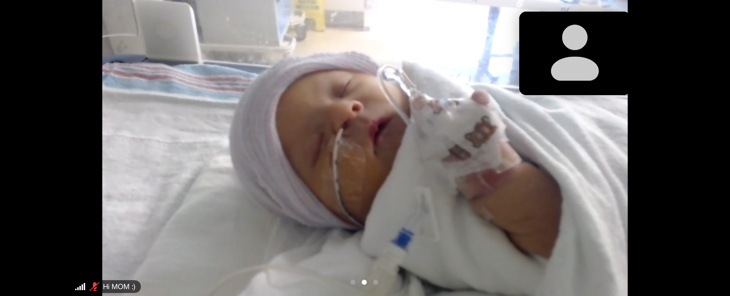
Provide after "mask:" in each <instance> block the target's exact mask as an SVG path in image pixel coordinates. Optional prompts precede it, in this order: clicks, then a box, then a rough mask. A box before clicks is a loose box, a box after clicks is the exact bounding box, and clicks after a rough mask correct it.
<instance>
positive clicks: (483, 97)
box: [471, 90, 489, 105]
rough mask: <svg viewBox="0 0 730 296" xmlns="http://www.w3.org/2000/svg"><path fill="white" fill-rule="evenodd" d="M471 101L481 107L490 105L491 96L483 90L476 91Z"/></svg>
mask: <svg viewBox="0 0 730 296" xmlns="http://www.w3.org/2000/svg"><path fill="white" fill-rule="evenodd" d="M471 99H472V100H474V102H477V103H479V104H481V105H487V104H489V94H488V93H487V92H485V91H483V90H476V91H474V93H472V94H471Z"/></svg>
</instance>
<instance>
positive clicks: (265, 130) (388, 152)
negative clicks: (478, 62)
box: [230, 53, 560, 258]
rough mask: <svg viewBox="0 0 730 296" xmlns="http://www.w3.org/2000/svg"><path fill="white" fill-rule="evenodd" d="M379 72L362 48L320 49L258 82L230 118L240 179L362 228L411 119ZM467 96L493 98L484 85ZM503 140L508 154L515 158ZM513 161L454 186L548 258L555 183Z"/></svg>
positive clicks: (281, 204) (524, 245)
mask: <svg viewBox="0 0 730 296" xmlns="http://www.w3.org/2000/svg"><path fill="white" fill-rule="evenodd" d="M377 70H378V65H377V64H376V63H375V62H373V61H372V60H371V59H370V58H368V57H367V56H364V55H362V54H358V53H340V54H319V55H314V56H310V57H305V58H289V59H285V60H283V61H281V62H279V63H278V64H276V65H274V66H273V67H271V68H270V69H268V70H267V71H266V72H264V73H262V74H261V75H260V76H259V77H258V78H257V79H256V81H254V83H253V84H252V85H251V86H250V87H249V88H248V89H247V91H246V93H245V94H244V96H243V98H242V100H241V102H240V105H239V108H238V110H237V112H236V115H235V117H234V122H233V125H232V128H231V136H230V137H231V138H230V145H231V157H232V161H233V165H234V168H235V170H236V172H237V174H238V175H239V179H240V180H241V181H242V182H243V183H244V186H245V187H246V188H249V189H251V190H255V194H254V195H253V196H252V197H253V198H254V199H255V200H256V201H257V202H259V203H260V204H261V205H262V206H264V207H265V208H267V209H269V210H270V211H272V212H274V213H275V214H278V215H280V216H284V217H287V218H290V219H293V220H296V221H298V222H300V223H302V224H304V225H308V226H312V227H338V228H346V229H362V228H363V227H364V225H365V224H366V222H367V219H368V215H369V213H370V211H371V207H372V206H373V203H374V201H375V198H376V196H377V195H378V192H379V190H380V189H381V186H383V184H384V183H385V182H386V180H387V179H388V177H389V174H390V172H391V170H392V169H393V165H394V162H395V160H396V156H397V155H398V152H399V148H400V146H401V141H402V140H403V137H404V134H405V132H406V130H407V127H408V124H407V123H406V122H405V121H404V120H403V118H402V114H399V111H398V110H401V112H403V113H405V116H407V117H410V116H411V111H412V110H411V104H410V100H409V97H408V95H407V94H406V93H405V92H404V91H403V90H401V88H399V87H398V86H397V85H395V84H392V83H386V84H385V85H384V86H383V87H384V89H381V86H380V85H379V80H378V78H377V77H376V72H377ZM384 91H385V92H387V93H389V94H391V98H390V99H392V101H390V100H389V98H388V97H386V95H385V94H384ZM471 99H472V100H473V101H475V102H478V103H480V104H484V105H486V104H488V102H489V100H490V98H489V95H488V94H487V93H485V92H483V91H476V92H474V93H473V94H472V96H471ZM431 107H432V108H433V107H436V106H431ZM396 108H397V109H396ZM414 111H415V110H414ZM485 124H486V122H485ZM338 141H339V143H340V145H339V146H338V145H335V143H336V142H338ZM501 145H502V147H503V149H502V151H504V154H503V157H505V158H510V159H512V160H519V156H518V155H517V154H516V153H515V152H514V150H512V148H511V147H509V145H508V144H507V143H506V142H503V143H501ZM456 148H458V147H456ZM335 149H338V150H339V151H335ZM335 152H336V153H335ZM449 152H451V156H450V157H447V158H446V159H444V161H454V160H458V159H460V158H462V156H463V151H461V150H460V149H453V150H450V151H449ZM333 158H336V159H333ZM335 160H336V161H335ZM516 162H517V163H516V164H515V165H514V166H511V169H510V170H508V171H506V172H503V173H502V174H495V173H493V172H485V173H482V174H475V175H473V176H472V177H470V178H467V179H465V180H464V181H463V182H460V183H459V184H458V185H459V188H458V189H459V192H460V193H461V194H462V195H463V196H465V197H466V198H468V199H469V200H470V204H471V205H472V207H473V210H474V211H475V212H477V213H478V214H480V215H482V216H485V215H488V218H489V219H491V221H492V222H493V223H494V224H496V225H497V226H499V227H500V228H501V229H502V230H503V231H504V232H505V233H506V234H507V236H508V237H509V239H510V241H511V242H512V243H513V244H514V245H515V246H516V247H517V248H518V249H520V250H522V251H523V252H526V253H529V254H533V255H537V256H540V257H543V258H548V257H549V256H550V253H551V250H552V247H553V245H554V242H555V240H556V237H557V225H558V221H559V208H560V195H559V189H558V188H557V184H556V183H555V181H554V180H552V178H550V176H549V175H548V174H547V173H545V172H543V171H541V170H539V169H538V168H536V167H535V166H534V165H532V164H530V163H527V162H519V161H516ZM333 163H334V164H335V165H334V166H333ZM481 184H487V186H482V185H481ZM486 189H489V190H486Z"/></svg>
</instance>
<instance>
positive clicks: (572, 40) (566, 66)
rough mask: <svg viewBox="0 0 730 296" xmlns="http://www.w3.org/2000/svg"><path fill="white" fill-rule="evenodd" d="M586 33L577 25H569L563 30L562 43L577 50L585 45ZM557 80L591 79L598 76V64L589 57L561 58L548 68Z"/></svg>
mask: <svg viewBox="0 0 730 296" xmlns="http://www.w3.org/2000/svg"><path fill="white" fill-rule="evenodd" d="M587 41H588V33H586V30H585V29H583V27H581V26H579V25H571V26H568V27H567V28H565V30H564V31H563V44H565V47H567V48H568V49H571V50H579V49H581V48H583V46H585V45H586V42H587ZM550 73H552V75H553V78H554V79H555V80H558V81H592V80H593V79H596V77H598V65H596V63H595V62H593V61H591V60H590V59H587V58H584V57H578V56H572V57H567V58H562V59H560V60H558V61H557V62H555V63H554V64H553V67H552V69H550Z"/></svg>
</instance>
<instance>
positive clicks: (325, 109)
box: [276, 71, 410, 224]
mask: <svg viewBox="0 0 730 296" xmlns="http://www.w3.org/2000/svg"><path fill="white" fill-rule="evenodd" d="M386 87H387V88H388V90H389V92H390V94H391V96H393V99H394V101H395V103H396V104H397V105H398V106H399V107H400V108H401V110H403V111H404V112H406V114H410V110H409V104H408V99H407V97H406V95H405V93H403V92H402V91H401V90H400V89H399V88H398V87H396V86H395V85H393V84H390V83H386ZM276 128H277V131H278V133H279V139H280V140H281V144H282V148H283V150H284V154H285V155H286V157H287V159H288V160H289V162H290V163H291V165H292V167H293V168H294V170H295V171H296V173H297V174H298V175H299V177H300V178H301V179H302V180H303V181H304V183H305V184H306V185H307V186H308V187H309V189H310V190H312V192H313V193H314V194H315V195H316V196H317V198H319V200H320V201H322V203H323V204H324V205H325V206H326V207H327V208H328V209H329V210H330V211H331V212H333V213H334V214H335V215H337V216H338V217H339V218H340V219H341V220H342V221H345V222H347V223H350V220H349V219H348V218H347V216H346V215H345V214H344V213H343V212H342V210H341V209H340V206H339V205H338V202H337V197H336V194H335V187H334V175H333V169H332V158H333V151H334V142H335V137H336V136H337V133H338V132H339V131H340V129H341V128H342V129H344V132H343V134H342V140H341V141H342V144H341V145H340V146H339V149H338V156H337V170H338V176H339V187H340V196H341V197H342V202H343V204H344V206H345V208H346V209H347V211H348V212H349V213H350V214H351V215H352V216H353V217H354V218H355V219H357V220H358V221H359V222H360V223H362V224H365V218H366V217H367V214H368V212H369V211H370V207H371V205H372V203H373V200H374V199H375V195H376V194H377V192H378V189H379V188H380V186H381V185H382V184H383V182H385V179H386V178H387V177H388V173H389V172H390V170H391V168H392V167H393V162H394V160H395V156H396V154H397V152H398V148H399V147H400V143H401V139H402V138H403V134H404V132H405V129H406V123H405V122H403V120H402V119H401V118H400V117H399V116H398V114H397V113H396V111H395V110H394V109H393V107H392V105H391V104H390V103H389V102H388V99H387V98H386V97H385V95H384V94H383V93H382V91H381V90H380V88H379V87H378V79H377V78H376V77H375V76H372V75H368V74H361V73H355V72H348V71H324V72H316V73H312V74H309V75H307V76H304V77H302V78H300V79H298V80H297V81H295V82H294V83H293V84H291V85H290V86H289V88H287V90H286V91H285V92H284V94H282V96H281V99H280V101H279V105H278V107H277V110H276Z"/></svg>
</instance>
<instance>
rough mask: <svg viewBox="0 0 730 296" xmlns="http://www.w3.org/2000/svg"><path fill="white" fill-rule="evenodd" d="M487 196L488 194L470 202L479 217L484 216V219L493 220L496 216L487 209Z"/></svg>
mask: <svg viewBox="0 0 730 296" xmlns="http://www.w3.org/2000/svg"><path fill="white" fill-rule="evenodd" d="M485 197H486V196H481V197H479V198H474V199H472V200H470V201H469V204H470V205H471V208H472V210H474V212H475V213H476V214H477V215H479V217H482V219H484V220H486V221H492V218H494V216H492V214H491V213H490V212H489V211H488V210H487V207H486V202H485Z"/></svg>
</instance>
